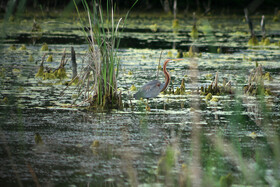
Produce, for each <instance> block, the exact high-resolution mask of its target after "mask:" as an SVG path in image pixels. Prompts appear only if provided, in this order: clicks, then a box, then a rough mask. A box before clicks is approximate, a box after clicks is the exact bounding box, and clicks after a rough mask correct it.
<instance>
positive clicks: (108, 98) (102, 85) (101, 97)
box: [74, 0, 137, 109]
mask: <svg viewBox="0 0 280 187" xmlns="http://www.w3.org/2000/svg"><path fill="white" fill-rule="evenodd" d="M136 2H137V1H135V3H136ZM74 3H75V1H74ZM135 3H134V4H135ZM82 4H83V6H84V9H85V10H86V12H87V17H88V23H89V30H88V31H89V33H90V39H89V38H88V37H87V35H88V34H87V31H86V30H83V32H84V34H85V36H86V38H87V39H88V43H89V48H90V50H89V53H88V55H87V60H86V61H87V62H86V64H87V65H86V67H85V68H83V69H82V72H81V74H80V76H79V82H78V84H77V86H78V88H79V92H80V93H79V95H83V96H84V101H86V102H87V103H89V104H90V108H93V109H112V108H117V109H121V108H122V99H121V92H118V91H117V77H118V72H119V67H120V60H119V58H118V57H117V50H118V46H119V43H120V38H119V33H120V31H119V28H120V24H121V23H123V24H124V23H125V20H126V18H127V16H128V13H129V11H128V12H127V14H126V17H125V19H124V22H122V18H120V19H119V20H118V21H117V24H115V20H114V6H113V4H111V1H109V0H107V7H106V10H107V11H106V12H105V13H104V12H103V9H102V6H101V4H100V3H99V2H97V1H95V0H94V1H93V4H94V5H97V6H93V8H92V11H91V9H90V8H89V6H88V3H87V1H86V0H82ZM75 6H76V9H77V12H78V15H79V18H80V20H81V22H82V18H81V16H80V12H79V9H78V7H77V5H76V3H75ZM133 6H134V5H133ZM133 6H132V7H133Z"/></svg>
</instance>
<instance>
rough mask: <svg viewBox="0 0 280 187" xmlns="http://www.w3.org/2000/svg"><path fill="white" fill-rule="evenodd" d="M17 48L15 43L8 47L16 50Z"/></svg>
mask: <svg viewBox="0 0 280 187" xmlns="http://www.w3.org/2000/svg"><path fill="white" fill-rule="evenodd" d="M16 49H17V48H16V45H15V44H12V45H10V47H9V50H12V51H14V50H16Z"/></svg>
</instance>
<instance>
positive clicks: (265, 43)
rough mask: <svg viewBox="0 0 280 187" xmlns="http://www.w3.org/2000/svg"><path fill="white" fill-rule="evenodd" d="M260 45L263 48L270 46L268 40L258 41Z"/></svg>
mask: <svg viewBox="0 0 280 187" xmlns="http://www.w3.org/2000/svg"><path fill="white" fill-rule="evenodd" d="M260 45H264V46H268V45H270V40H269V38H262V40H261V41H260Z"/></svg>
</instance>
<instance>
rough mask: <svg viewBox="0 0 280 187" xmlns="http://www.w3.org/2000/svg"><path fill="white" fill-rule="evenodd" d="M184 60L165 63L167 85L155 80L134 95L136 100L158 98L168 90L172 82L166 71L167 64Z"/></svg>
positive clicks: (164, 70)
mask: <svg viewBox="0 0 280 187" xmlns="http://www.w3.org/2000/svg"><path fill="white" fill-rule="evenodd" d="M179 60H184V59H167V60H165V61H164V63H163V73H164V75H165V83H163V84H161V82H160V81H159V80H153V81H151V82H148V83H147V84H145V85H144V86H142V87H141V88H140V89H139V91H138V92H137V93H136V94H134V95H133V97H134V98H135V99H140V98H143V99H149V98H154V97H156V96H157V95H158V94H159V93H160V92H163V91H164V90H166V88H167V86H168V84H169V82H170V75H169V73H168V72H167V70H166V66H167V63H168V62H170V61H179Z"/></svg>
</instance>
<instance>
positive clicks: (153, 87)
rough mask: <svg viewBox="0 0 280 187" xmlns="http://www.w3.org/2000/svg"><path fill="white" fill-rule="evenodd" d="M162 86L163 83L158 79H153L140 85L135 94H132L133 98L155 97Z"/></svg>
mask: <svg viewBox="0 0 280 187" xmlns="http://www.w3.org/2000/svg"><path fill="white" fill-rule="evenodd" d="M163 86H164V84H161V82H160V81H158V80H153V81H151V82H148V83H146V84H145V85H144V86H142V87H141V88H140V90H139V91H138V92H137V93H136V94H134V98H135V99H140V98H147V99H149V98H153V97H156V96H157V95H158V94H159V93H160V92H161V90H162V88H163Z"/></svg>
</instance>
